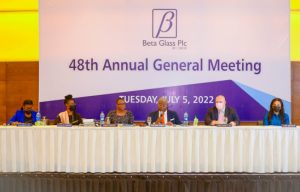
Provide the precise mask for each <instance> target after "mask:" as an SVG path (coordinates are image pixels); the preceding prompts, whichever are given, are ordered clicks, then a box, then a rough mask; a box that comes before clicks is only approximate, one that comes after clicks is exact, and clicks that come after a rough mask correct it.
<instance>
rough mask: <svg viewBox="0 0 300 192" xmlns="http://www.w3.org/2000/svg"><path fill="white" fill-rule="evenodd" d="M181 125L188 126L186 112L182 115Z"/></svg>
mask: <svg viewBox="0 0 300 192" xmlns="http://www.w3.org/2000/svg"><path fill="white" fill-rule="evenodd" d="M183 124H184V125H189V114H188V113H187V112H185V113H184V114H183Z"/></svg>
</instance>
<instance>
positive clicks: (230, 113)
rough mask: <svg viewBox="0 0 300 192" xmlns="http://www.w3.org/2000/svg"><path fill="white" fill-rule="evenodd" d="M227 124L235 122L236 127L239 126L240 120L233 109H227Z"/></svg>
mask: <svg viewBox="0 0 300 192" xmlns="http://www.w3.org/2000/svg"><path fill="white" fill-rule="evenodd" d="M227 118H228V123H230V122H235V124H236V125H240V118H239V116H238V114H237V113H236V111H235V110H234V109H233V108H228V115H227Z"/></svg>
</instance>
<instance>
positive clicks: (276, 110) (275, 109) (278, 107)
mask: <svg viewBox="0 0 300 192" xmlns="http://www.w3.org/2000/svg"><path fill="white" fill-rule="evenodd" d="M272 109H273V111H275V112H276V113H278V112H279V111H280V109H281V107H280V106H273V107H272Z"/></svg>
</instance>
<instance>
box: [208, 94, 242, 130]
mask: <svg viewBox="0 0 300 192" xmlns="http://www.w3.org/2000/svg"><path fill="white" fill-rule="evenodd" d="M215 103H216V106H215V107H212V108H210V109H208V111H207V113H206V115H205V125H217V124H231V125H232V126H235V125H239V124H240V119H239V116H238V115H237V113H236V112H235V110H234V109H233V108H230V107H227V106H226V100H225V97H224V96H223V95H219V96H217V97H216V100H215Z"/></svg>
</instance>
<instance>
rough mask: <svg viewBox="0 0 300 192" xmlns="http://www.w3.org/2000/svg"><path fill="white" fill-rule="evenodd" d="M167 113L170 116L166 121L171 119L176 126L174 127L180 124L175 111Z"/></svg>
mask: <svg viewBox="0 0 300 192" xmlns="http://www.w3.org/2000/svg"><path fill="white" fill-rule="evenodd" d="M168 113H169V114H170V115H169V119H168V121H170V120H171V119H174V120H173V121H171V122H172V123H173V124H176V125H180V124H182V123H181V121H180V119H179V117H178V114H177V113H176V111H170V110H168Z"/></svg>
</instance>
